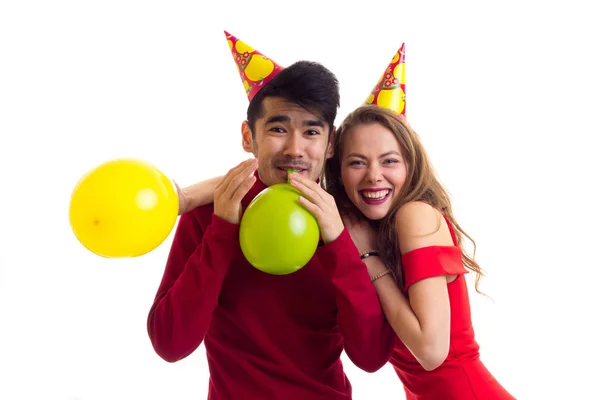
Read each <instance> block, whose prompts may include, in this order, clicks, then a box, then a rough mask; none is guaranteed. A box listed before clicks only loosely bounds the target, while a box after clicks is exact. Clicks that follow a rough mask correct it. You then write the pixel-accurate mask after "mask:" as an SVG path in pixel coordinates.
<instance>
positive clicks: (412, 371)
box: [184, 105, 514, 400]
mask: <svg viewBox="0 0 600 400" xmlns="http://www.w3.org/2000/svg"><path fill="white" fill-rule="evenodd" d="M217 180H218V178H214V179H213V180H210V181H205V182H204V183H200V184H196V185H194V186H193V187H192V188H191V191H190V193H189V194H188V195H187V196H186V197H187V204H186V205H185V207H186V208H187V209H191V208H194V207H196V206H198V205H201V204H206V203H208V202H211V201H212V188H213V186H214V184H215V182H216V181H217ZM290 183H291V184H292V185H294V186H296V187H297V188H299V189H302V186H303V185H306V184H308V183H307V182H306V181H305V180H304V179H303V178H302V177H300V176H297V175H296V174H291V175H290ZM324 185H325V187H326V189H327V190H328V191H329V192H330V193H331V194H332V195H333V196H334V198H335V199H336V202H337V204H338V207H339V209H340V211H341V213H342V215H344V222H345V225H346V227H347V228H348V230H349V231H350V234H351V236H352V239H353V240H354V242H355V244H356V246H357V248H360V249H364V248H368V249H372V250H370V251H367V252H365V253H363V254H362V258H363V260H364V262H365V264H366V265H367V268H368V269H369V273H370V275H371V277H372V278H371V279H372V281H373V284H374V286H375V289H376V290H377V294H378V296H379V299H380V302H381V304H382V307H383V310H384V312H385V314H386V316H387V319H388V321H389V323H390V325H391V326H392V327H393V328H394V330H395V332H396V334H397V336H398V340H397V342H396V346H395V350H394V353H393V356H392V358H391V359H390V363H391V364H392V365H393V366H394V369H395V371H396V373H397V374H398V376H399V378H400V380H401V381H402V383H403V384H404V388H405V391H406V398H407V399H409V400H417V399H447V400H470V399H485V400H492V399H514V397H513V396H512V395H510V394H509V393H508V392H507V391H506V390H505V389H504V388H503V387H502V386H501V385H500V384H499V383H498V382H497V381H496V379H495V378H494V377H493V376H492V375H491V374H490V372H489V371H488V370H487V368H486V367H485V366H484V365H483V363H482V362H481V361H480V359H479V345H478V344H477V342H476V341H475V338H474V332H473V327H472V323H471V315H470V305H469V296H468V291H467V285H466V281H465V277H464V275H465V274H466V273H467V272H468V270H470V271H472V272H473V273H475V274H476V283H475V287H476V289H478V284H479V279H480V277H481V274H482V272H481V269H480V267H479V265H478V264H477V262H476V261H475V260H474V259H473V258H471V257H470V256H469V255H468V254H467V252H466V251H465V250H464V249H463V248H462V246H463V241H464V238H465V237H466V238H468V239H469V240H470V237H469V236H468V235H467V234H466V233H465V232H464V231H463V230H462V229H461V228H460V226H459V225H458V223H457V222H456V220H455V218H454V215H453V213H452V207H451V203H450V199H449V196H448V194H447V193H446V191H445V190H444V188H443V187H442V185H441V184H440V183H439V181H438V180H437V178H436V177H435V175H434V172H433V168H432V166H431V163H430V161H429V159H428V157H427V155H426V152H425V150H424V148H423V146H422V144H421V142H420V140H419V138H418V136H417V134H416V133H415V132H414V131H413V130H412V129H411V128H410V126H409V125H408V124H407V123H406V121H405V120H404V119H403V117H397V116H396V114H395V113H394V112H392V111H390V110H388V109H385V108H382V107H378V106H374V105H368V106H362V107H360V108H358V109H356V110H355V111H353V112H352V113H350V115H348V116H347V117H346V119H345V120H344V122H343V123H342V125H341V126H340V127H339V129H338V130H337V132H336V136H335V138H334V157H333V158H331V159H330V160H329V161H328V162H327V165H326V169H325V179H324ZM302 203H303V204H307V202H305V201H302ZM184 204H185V203H184ZM375 243H378V247H375V246H374V244H375ZM465 267H466V268H465Z"/></svg>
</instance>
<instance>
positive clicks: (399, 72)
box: [365, 43, 406, 115]
mask: <svg viewBox="0 0 600 400" xmlns="http://www.w3.org/2000/svg"><path fill="white" fill-rule="evenodd" d="M404 76H405V63H404V43H402V46H401V47H400V49H398V51H397V52H396V54H394V57H393V58H392V61H391V62H390V64H389V65H388V67H387V68H386V69H385V71H384V72H383V75H382V76H381V78H380V79H379V82H377V85H375V87H374V88H373V90H372V91H371V94H370V95H369V97H367V99H366V100H365V104H375V105H377V106H379V107H384V108H389V109H390V110H392V111H394V112H396V113H398V114H400V115H406V86H405V81H404Z"/></svg>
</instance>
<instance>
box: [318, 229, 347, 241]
mask: <svg viewBox="0 0 600 400" xmlns="http://www.w3.org/2000/svg"><path fill="white" fill-rule="evenodd" d="M342 232H344V225H342V226H341V227H338V228H337V229H336V230H334V231H333V232H327V233H325V232H323V234H322V238H323V243H325V244H329V243H331V242H333V241H334V240H336V239H337V238H339V237H340V236H341V234H342Z"/></svg>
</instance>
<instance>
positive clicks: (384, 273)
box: [371, 269, 392, 282]
mask: <svg viewBox="0 0 600 400" xmlns="http://www.w3.org/2000/svg"><path fill="white" fill-rule="evenodd" d="M391 273H392V271H390V270H389V269H387V270H385V271H384V272H382V273H380V274H379V275H375V276H374V277H372V278H371V282H375V281H376V280H377V279H379V278H383V277H384V276H386V275H389V274H391Z"/></svg>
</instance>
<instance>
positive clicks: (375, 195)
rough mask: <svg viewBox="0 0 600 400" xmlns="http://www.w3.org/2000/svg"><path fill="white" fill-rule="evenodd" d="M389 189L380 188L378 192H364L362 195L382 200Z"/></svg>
mask: <svg viewBox="0 0 600 400" xmlns="http://www.w3.org/2000/svg"><path fill="white" fill-rule="evenodd" d="M389 192H390V191H389V190H380V191H378V192H362V195H363V196H364V197H366V198H367V199H371V200H381V199H383V198H384V197H385V196H387V194H388V193H389Z"/></svg>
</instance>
